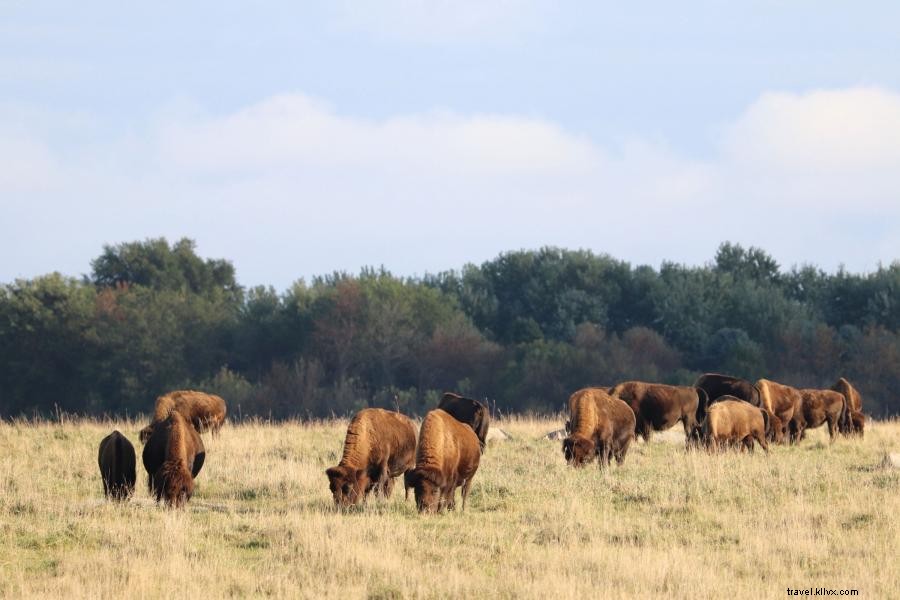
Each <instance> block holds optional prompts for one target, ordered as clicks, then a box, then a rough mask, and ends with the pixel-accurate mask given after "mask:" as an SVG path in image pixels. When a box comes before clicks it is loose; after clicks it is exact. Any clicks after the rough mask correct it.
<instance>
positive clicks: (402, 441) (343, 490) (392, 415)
mask: <svg viewBox="0 0 900 600" xmlns="http://www.w3.org/2000/svg"><path fill="white" fill-rule="evenodd" d="M415 456H416V426H415V425H414V424H413V422H412V420H411V419H410V418H409V417H407V416H406V415H402V414H400V413H398V412H393V411H389V410H384V409H383V408H366V409H363V410H361V411H359V412H358V413H356V415H355V416H354V417H353V419H352V420H351V421H350V424H349V425H348V426H347V435H346V437H345V438H344V453H343V455H342V456H341V462H340V463H339V464H338V465H337V466H336V467H331V468H329V469H327V470H326V471H325V474H326V475H327V476H328V487H329V489H330V490H331V495H332V496H333V497H334V504H335V506H338V507H347V506H351V505H354V504H357V503H359V502H361V501H364V500H365V499H366V497H367V496H368V494H369V492H370V491H372V490H375V493H376V494H379V493H380V494H381V495H383V496H384V497H385V498H389V497H390V495H391V491H392V490H393V488H394V477H397V476H398V475H400V474H402V473H405V472H406V471H407V470H409V469H411V468H412V467H413V466H414V465H415V462H416V461H415Z"/></svg>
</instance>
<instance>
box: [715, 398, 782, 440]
mask: <svg viewBox="0 0 900 600" xmlns="http://www.w3.org/2000/svg"><path fill="white" fill-rule="evenodd" d="M769 427H770V423H769V414H768V413H767V412H766V411H765V410H762V409H759V408H757V407H755V406H751V405H750V404H749V403H747V402H745V401H743V400H740V399H738V398H735V397H733V396H732V397H728V396H726V397H725V398H724V399H721V398H720V399H719V401H718V402H716V403H714V404H712V405H711V406H710V407H709V411H708V412H707V414H706V419H705V420H704V421H703V425H702V439H703V442H704V444H705V445H706V447H707V449H709V450H711V451H717V450H718V449H719V448H722V447H733V446H737V445H738V444H740V445H741V449H742V450H743V449H747V450H749V451H750V452H753V441H754V440H755V441H756V442H757V443H758V444H759V445H760V446H762V449H763V450H765V451H766V453H768V452H769V445H768V444H767V443H766V432H767V430H768V429H769Z"/></svg>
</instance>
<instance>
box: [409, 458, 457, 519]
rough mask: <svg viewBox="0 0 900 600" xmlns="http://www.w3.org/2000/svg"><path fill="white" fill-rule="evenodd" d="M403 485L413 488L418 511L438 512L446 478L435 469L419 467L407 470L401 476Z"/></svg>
mask: <svg viewBox="0 0 900 600" xmlns="http://www.w3.org/2000/svg"><path fill="white" fill-rule="evenodd" d="M403 482H404V484H405V485H407V486H409V487H411V488H412V489H413V493H414V494H415V496H416V508H418V509H419V512H428V513H434V512H438V511H439V510H440V509H441V508H442V507H443V506H442V500H443V490H444V488H445V487H446V483H447V482H446V478H445V477H444V475H443V473H441V472H440V471H439V470H437V469H429V468H425V467H420V468H416V469H413V470H412V471H407V472H406V474H405V475H404V476H403Z"/></svg>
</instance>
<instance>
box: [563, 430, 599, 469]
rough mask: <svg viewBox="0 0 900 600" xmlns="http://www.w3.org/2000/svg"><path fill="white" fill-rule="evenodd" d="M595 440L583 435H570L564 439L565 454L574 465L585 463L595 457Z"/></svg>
mask: <svg viewBox="0 0 900 600" xmlns="http://www.w3.org/2000/svg"><path fill="white" fill-rule="evenodd" d="M595 454H596V446H595V445H594V442H593V441H591V440H589V439H587V438H585V437H582V436H570V437H567V438H566V439H564V440H563V456H565V457H566V462H567V463H569V464H570V465H572V466H573V467H580V466H582V465H585V464H587V463H589V462H590V461H591V459H593V458H594V455H595Z"/></svg>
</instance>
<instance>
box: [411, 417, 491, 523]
mask: <svg viewBox="0 0 900 600" xmlns="http://www.w3.org/2000/svg"><path fill="white" fill-rule="evenodd" d="M480 459H481V445H480V443H479V440H478V436H476V435H475V432H474V431H472V428H471V427H469V426H468V425H464V424H462V423H460V422H459V421H458V420H456V419H455V418H454V417H453V416H451V415H450V413H448V412H446V411H444V410H443V409H440V408H436V409H434V410H432V411H429V413H428V414H427V415H425V420H424V421H422V428H421V429H420V430H419V445H418V447H417V448H416V468H415V469H413V470H412V471H408V472H407V473H406V475H405V476H404V482H405V485H406V486H407V487H411V488H413V491H414V493H415V496H416V506H417V507H418V509H419V512H438V511H440V510H442V509H443V508H445V507H446V508H449V509H453V508H454V507H455V505H456V500H455V495H456V488H458V487H460V486H462V491H461V496H462V508H463V510H465V509H466V497H467V496H468V495H469V488H470V487H471V486H472V478H473V477H474V476H475V472H476V471H477V470H478V463H479V461H480Z"/></svg>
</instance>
